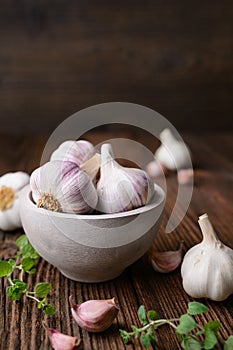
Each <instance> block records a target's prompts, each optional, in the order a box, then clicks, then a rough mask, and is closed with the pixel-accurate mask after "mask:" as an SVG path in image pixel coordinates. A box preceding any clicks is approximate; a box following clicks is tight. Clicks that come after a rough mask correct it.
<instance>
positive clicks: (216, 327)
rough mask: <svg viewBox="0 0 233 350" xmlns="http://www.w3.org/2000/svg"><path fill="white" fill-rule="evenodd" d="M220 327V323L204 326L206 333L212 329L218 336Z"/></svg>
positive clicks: (210, 322) (212, 322)
mask: <svg viewBox="0 0 233 350" xmlns="http://www.w3.org/2000/svg"><path fill="white" fill-rule="evenodd" d="M220 327H221V324H220V322H219V321H209V322H207V323H206V324H205V325H204V329H205V331H206V330H207V329H210V330H211V331H212V332H214V334H216V333H217V332H218V331H219V329H220Z"/></svg>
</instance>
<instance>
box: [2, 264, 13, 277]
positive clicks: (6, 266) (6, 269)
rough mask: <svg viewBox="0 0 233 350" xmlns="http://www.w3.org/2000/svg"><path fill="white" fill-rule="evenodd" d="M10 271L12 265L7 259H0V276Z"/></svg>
mask: <svg viewBox="0 0 233 350" xmlns="http://www.w3.org/2000/svg"><path fill="white" fill-rule="evenodd" d="M11 272H12V266H11V264H9V263H8V262H7V261H4V260H1V261H0V277H4V276H7V275H10V274H11Z"/></svg>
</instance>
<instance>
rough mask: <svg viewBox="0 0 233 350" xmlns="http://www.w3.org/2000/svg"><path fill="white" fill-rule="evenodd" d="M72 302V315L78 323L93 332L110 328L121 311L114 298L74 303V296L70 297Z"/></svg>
mask: <svg viewBox="0 0 233 350" xmlns="http://www.w3.org/2000/svg"><path fill="white" fill-rule="evenodd" d="M70 304H71V312H72V316H73V318H74V320H75V321H76V322H77V324H78V325H79V326H80V327H81V328H83V329H85V330H87V331H88V332H93V333H97V332H103V331H105V330H106V329H107V328H109V327H110V326H111V324H112V323H113V321H114V319H115V318H116V317H117V314H118V312H119V309H118V307H117V306H116V304H115V300H114V298H112V299H106V300H88V301H85V302H84V303H82V304H73V302H72V297H70Z"/></svg>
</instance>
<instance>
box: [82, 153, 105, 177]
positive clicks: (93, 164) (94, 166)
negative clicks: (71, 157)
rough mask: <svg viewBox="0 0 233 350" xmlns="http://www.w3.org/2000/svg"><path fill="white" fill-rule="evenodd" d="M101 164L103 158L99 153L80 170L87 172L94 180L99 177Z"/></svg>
mask: <svg viewBox="0 0 233 350" xmlns="http://www.w3.org/2000/svg"><path fill="white" fill-rule="evenodd" d="M100 164H101V156H100V154H99V153H96V154H95V155H94V156H93V157H91V158H90V159H88V160H87V161H86V162H85V163H83V164H81V165H80V168H81V169H82V170H83V171H85V173H86V174H87V175H88V176H89V177H90V178H91V180H94V178H95V176H96V175H97V173H98V171H99V168H100Z"/></svg>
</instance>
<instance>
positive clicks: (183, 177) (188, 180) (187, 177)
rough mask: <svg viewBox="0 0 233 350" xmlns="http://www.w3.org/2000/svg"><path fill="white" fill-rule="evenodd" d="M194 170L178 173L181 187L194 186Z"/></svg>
mask: <svg viewBox="0 0 233 350" xmlns="http://www.w3.org/2000/svg"><path fill="white" fill-rule="evenodd" d="M193 176H194V174H193V169H180V170H178V173H177V180H178V183H179V185H192V184H193Z"/></svg>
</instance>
